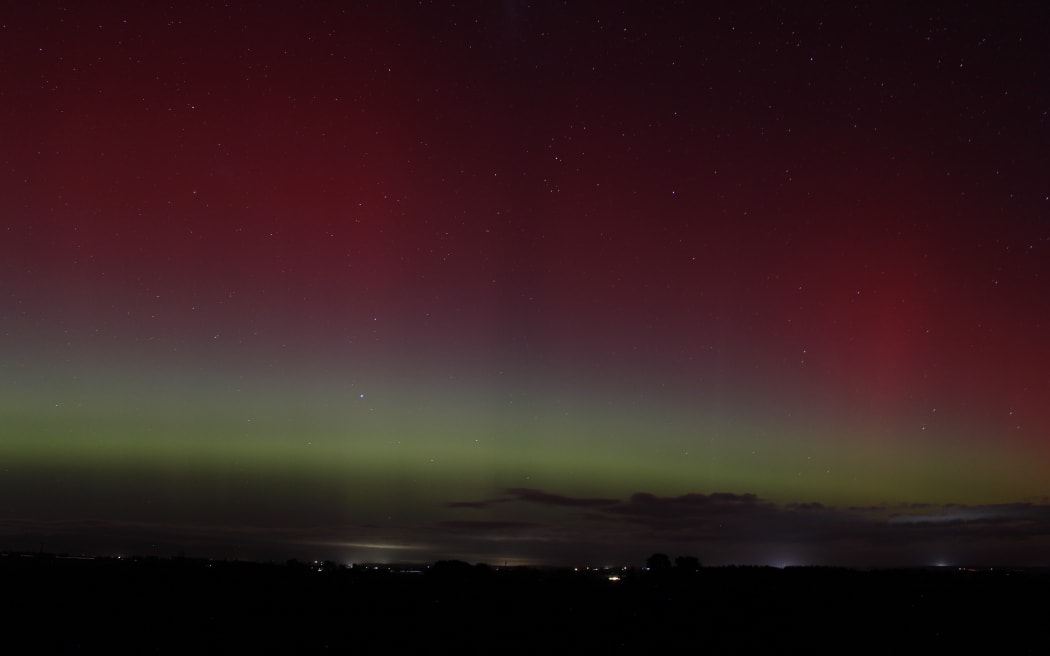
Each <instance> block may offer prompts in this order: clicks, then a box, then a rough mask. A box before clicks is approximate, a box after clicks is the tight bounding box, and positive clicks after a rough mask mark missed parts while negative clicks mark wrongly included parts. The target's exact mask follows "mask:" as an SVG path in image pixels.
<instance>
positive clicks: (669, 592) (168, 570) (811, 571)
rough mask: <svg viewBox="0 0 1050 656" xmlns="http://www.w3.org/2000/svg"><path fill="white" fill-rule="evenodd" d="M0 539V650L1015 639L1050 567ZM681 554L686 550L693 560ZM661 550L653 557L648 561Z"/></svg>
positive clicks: (840, 648)
mask: <svg viewBox="0 0 1050 656" xmlns="http://www.w3.org/2000/svg"><path fill="white" fill-rule="evenodd" d="M667 564H668V567H666V568H659V567H658V568H657V569H656V570H653V569H652V568H650V570H649V571H646V570H644V569H637V570H584V571H574V570H571V569H566V570H546V569H531V568H499V567H490V566H485V565H471V564H468V563H463V562H458V561H443V562H439V563H435V564H433V565H432V566H429V567H423V566H420V567H415V568H413V567H404V568H387V567H382V566H358V567H352V568H347V567H343V566H341V565H338V564H336V563H331V562H328V563H299V562H295V561H290V562H289V563H285V564H258V563H240V562H223V561H208V560H194V559H184V558H183V559H173V560H160V559H137V560H117V559H95V560H91V559H84V560H73V559H63V558H44V557H39V556H33V557H29V556H26V557H22V556H19V555H4V556H0V583H2V586H3V587H2V592H0V595H2V599H3V601H2V606H0V617H2V618H3V626H4V627H5V640H6V641H7V642H8V647H10V649H5V650H4V651H5V653H28V652H27V651H26V650H25V649H21V650H16V649H14V645H16V644H19V645H29V646H31V647H32V649H31V651H32V652H33V653H88V652H97V653H102V652H104V653H142V654H146V653H165V654H176V653H179V654H184V653H194V654H206V653H223V654H229V653H296V654H316V653H336V654H338V653H344V654H362V653H364V654H368V653H384V654H389V653H427V654H434V653H449V654H452V653H455V654H493V653H499V654H550V653H574V654H577V653H625V654H626V653H671V652H673V653H683V652H686V651H688V652H689V653H700V652H708V653H769V652H776V653H785V652H807V653H813V652H818V653H820V652H824V653H832V652H834V653H856V652H869V653H870V652H874V651H879V650H882V649H897V650H900V649H903V648H907V650H908V651H911V650H912V649H918V648H921V649H936V650H937V652H938V653H943V652H944V651H945V650H948V649H955V648H959V649H962V648H966V649H967V650H972V649H974V648H977V647H980V646H982V645H986V646H989V647H991V646H994V648H995V649H996V651H997V652H999V653H1006V652H1009V653H1026V652H1031V651H1033V649H1034V648H1029V646H1028V644H1029V643H1028V642H1027V641H1028V640H1029V639H1031V640H1034V641H1035V642H1033V643H1031V644H1032V645H1040V644H1042V628H1043V622H1044V617H1045V607H1044V606H1045V602H1044V601H1043V598H1044V597H1045V592H1046V590H1047V584H1048V583H1050V575H1047V574H1045V573H1032V572H1028V573H1021V572H1010V571H982V572H965V571H941V570H937V571H930V570H902V571H873V572H862V571H853V570H844V569H833V568H787V569H783V570H781V569H774V568H765V567H715V568H711V567H705V568H700V567H699V563H698V562H697V563H694V562H693V561H692V560H683V561H682V562H676V563H675V564H674V565H670V564H669V562H668V563H667ZM694 565H695V566H694ZM661 567H662V565H661Z"/></svg>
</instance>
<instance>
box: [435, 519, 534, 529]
mask: <svg viewBox="0 0 1050 656" xmlns="http://www.w3.org/2000/svg"><path fill="white" fill-rule="evenodd" d="M436 526H437V527H438V528H444V529H452V530H454V531H462V530H467V531H508V530H512V531H513V530H522V529H535V528H539V527H542V526H544V524H540V523H538V522H525V521H511V520H508V521H483V520H482V521H474V520H448V521H443V522H437V524H436Z"/></svg>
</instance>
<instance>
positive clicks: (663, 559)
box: [645, 553, 671, 572]
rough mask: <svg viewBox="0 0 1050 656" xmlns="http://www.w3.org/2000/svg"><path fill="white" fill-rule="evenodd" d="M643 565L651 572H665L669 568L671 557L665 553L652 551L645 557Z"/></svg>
mask: <svg viewBox="0 0 1050 656" xmlns="http://www.w3.org/2000/svg"><path fill="white" fill-rule="evenodd" d="M645 566H646V567H647V568H648V569H649V571H652V572H666V571H667V570H669V569H671V559H670V558H669V557H668V556H667V554H662V553H654V554H653V555H651V556H649V558H647V559H646V561H645Z"/></svg>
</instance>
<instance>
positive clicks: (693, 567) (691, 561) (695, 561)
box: [674, 556, 701, 572]
mask: <svg viewBox="0 0 1050 656" xmlns="http://www.w3.org/2000/svg"><path fill="white" fill-rule="evenodd" d="M674 565H675V567H677V568H678V569H679V570H681V571H683V572H699V571H700V567H701V565H700V559H699V558H697V557H696V556H678V557H677V558H675V559H674Z"/></svg>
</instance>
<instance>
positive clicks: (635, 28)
mask: <svg viewBox="0 0 1050 656" xmlns="http://www.w3.org/2000/svg"><path fill="white" fill-rule="evenodd" d="M88 4H89V3H79V2H77V3H62V2H33V3H5V6H3V7H2V8H0V125H2V126H3V127H2V128H0V550H14V551H18V550H21V551H26V550H37V549H40V548H43V549H45V550H47V551H56V552H57V551H68V552H75V553H93V554H104V555H112V554H130V553H139V554H157V555H165V556H166V555H175V554H178V553H185V554H186V555H195V556H210V557H229V558H252V559H280V560H283V559H285V558H293V557H294V558H330V559H333V560H336V561H339V562H347V563H349V562H366V561H367V562H391V561H429V560H434V559H439V558H458V559H463V560H468V561H485V562H490V563H499V564H502V563H504V562H507V563H533V564H564V565H575V564H580V565H608V564H641V563H642V562H644V560H645V558H646V556H648V555H649V554H650V553H652V552H655V551H661V552H667V553H670V554H671V555H672V557H673V556H674V555H677V554H687V555H695V556H697V557H699V559H700V560H701V561H702V562H703V563H705V564H720V563H754V564H772V565H784V564H829V565H858V566H863V565H930V564H936V563H942V564H963V563H967V564H992V565H994V564H1015V565H1048V564H1050V498H1048V495H1050V346H1048V343H1047V335H1048V330H1050V165H1048V163H1047V162H1048V159H1047V157H1048V153H1050V114H1048V112H1050V46H1048V45H1047V44H1048V43H1050V11H1048V10H1047V9H1046V6H1045V4H1044V3H1040V2H1032V3H1024V2H1018V3H1004V4H997V3H991V2H988V3H964V2H944V3H920V2H900V3H892V2H859V3H841V2H826V3H825V2H807V3H776V2H750V3H736V2H726V3H720V2H680V3H672V2H542V1H538V2H531V3H529V2H514V1H505V2H483V1H477V2H457V3H454V4H453V3H443V2H435V3H428V2H422V3H415V2H374V3H365V2H356V3H349V2H347V3H343V2H324V1H317V2H280V3H278V2H229V3H221V2H214V3H198V2H179V1H175V2H171V3H166V4H165V5H164V6H162V5H160V4H159V3H137V2H134V3H132V2H129V3H124V4H121V3H99V4H100V5H103V6H96V7H88V6H85V5H88Z"/></svg>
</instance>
